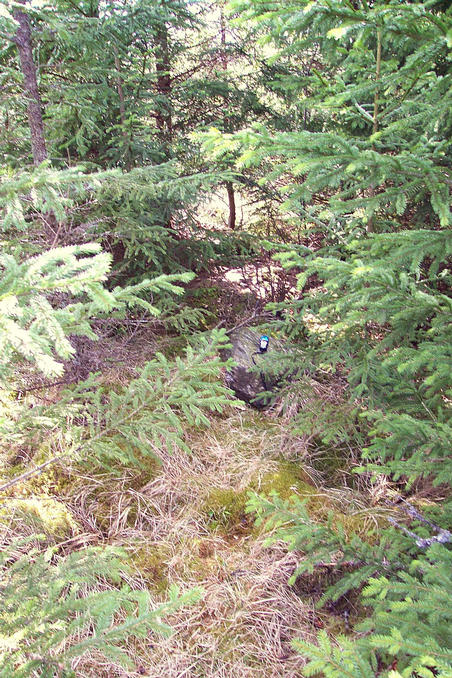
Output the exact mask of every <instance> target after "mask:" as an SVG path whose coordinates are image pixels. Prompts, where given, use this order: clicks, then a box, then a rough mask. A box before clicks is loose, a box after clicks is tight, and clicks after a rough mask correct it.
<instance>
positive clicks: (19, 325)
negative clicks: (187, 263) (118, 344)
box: [0, 243, 193, 379]
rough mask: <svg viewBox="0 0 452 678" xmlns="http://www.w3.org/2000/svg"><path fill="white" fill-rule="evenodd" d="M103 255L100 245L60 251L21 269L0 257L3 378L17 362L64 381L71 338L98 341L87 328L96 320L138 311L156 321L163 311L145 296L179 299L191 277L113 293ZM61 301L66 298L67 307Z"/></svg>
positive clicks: (160, 280) (157, 280)
mask: <svg viewBox="0 0 452 678" xmlns="http://www.w3.org/2000/svg"><path fill="white" fill-rule="evenodd" d="M100 250H101V248H100V245H98V244H96V243H91V244H87V245H77V246H71V247H60V248H55V249H53V250H49V251H48V252H45V253H44V254H41V255H38V256H36V257H34V258H33V259H29V260H27V261H24V262H23V263H21V264H19V263H17V262H16V260H15V259H14V258H13V257H12V256H11V255H8V254H5V255H3V256H1V257H0V273H1V274H2V278H1V280H0V350H1V352H2V355H3V357H4V362H3V363H2V368H1V371H0V378H2V379H5V377H7V376H8V375H9V374H10V373H11V369H12V364H13V361H15V360H17V357H19V356H20V357H21V358H22V359H25V360H26V361H27V362H29V363H31V364H33V365H35V366H36V367H37V368H38V369H39V370H40V371H41V372H42V373H43V374H44V375H46V376H47V377H50V376H57V375H61V374H62V372H63V369H64V367H63V364H62V363H61V362H58V360H57V358H61V359H63V360H64V359H66V360H67V359H68V358H70V357H71V355H72V354H73V353H74V348H73V346H72V345H71V343H70V340H69V339H68V338H67V335H69V334H74V335H75V334H78V335H82V336H86V337H89V338H90V339H96V338H97V337H96V335H95V333H94V332H93V331H92V329H91V326H90V323H89V319H90V318H91V317H92V316H93V315H97V316H99V315H102V314H106V313H111V312H113V311H114V312H115V313H117V312H124V310H125V309H126V308H131V307H134V306H138V307H140V308H144V309H146V311H148V313H151V314H152V315H157V314H158V313H159V310H158V309H157V308H156V307H155V306H154V305H153V304H150V303H149V302H148V301H146V299H143V298H142V295H143V294H145V293H150V292H151V293H162V292H170V293H173V294H181V292H182V289H181V288H180V287H178V286H177V285H175V284H174V283H176V282H187V281H188V280H190V279H191V278H192V277H193V275H192V274H190V273H184V274H179V275H172V276H159V277H157V278H155V279H154V280H152V281H150V280H144V281H142V282H141V283H139V284H137V285H130V286H127V287H124V288H119V287H116V288H114V289H113V290H111V291H110V290H108V289H107V288H106V287H105V284H104V283H105V281H106V280H107V275H108V272H109V270H110V265H111V257H110V255H109V254H107V253H105V252H101V251H100ZM86 255H93V256H86ZM63 295H66V298H67V303H65V304H64V305H63V304H61V299H64V298H65V297H64V296H63ZM67 295H70V296H69V297H68V296H67ZM49 297H50V299H49ZM52 298H53V299H54V300H55V302H56V303H57V305H56V306H55V307H53V306H52V303H51V300H52Z"/></svg>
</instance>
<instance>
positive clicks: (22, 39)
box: [14, 0, 47, 165]
mask: <svg viewBox="0 0 452 678" xmlns="http://www.w3.org/2000/svg"><path fill="white" fill-rule="evenodd" d="M25 1H26V0H18V2H20V3H21V4H22V5H25ZM14 18H15V19H16V21H17V22H18V23H19V28H18V29H17V32H16V35H15V36H14V42H15V43H16V45H17V49H18V51H19V59H20V67H21V70H22V75H23V77H24V92H25V94H26V97H27V114H28V123H29V125H30V135H31V151H32V154H33V163H34V164H35V165H39V164H40V163H41V162H43V161H44V160H46V159H47V148H46V142H45V136H44V124H43V122H42V102H41V97H40V95H39V90H38V80H37V76H36V65H35V62H34V60H33V51H32V42H31V29H30V21H29V18H28V15H27V14H26V13H25V12H21V11H20V10H17V9H16V10H15V11H14Z"/></svg>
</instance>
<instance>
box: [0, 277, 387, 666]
mask: <svg viewBox="0 0 452 678" xmlns="http://www.w3.org/2000/svg"><path fill="white" fill-rule="evenodd" d="M195 290H196V288H195ZM217 291H218V290H217ZM221 294H222V295H223V302H224V300H225V294H226V292H225V290H222V291H221ZM231 298H232V297H231ZM199 301H200V300H199V299H198V297H196V303H198V302H199ZM241 303H242V302H241ZM246 303H248V302H246ZM216 304H217V301H215V300H214V303H213V306H215V305H216ZM241 310H242V312H249V309H246V308H242V309H241ZM102 342H103V343H102V346H101V347H100V350H101V353H102V355H103V357H104V359H105V356H107V357H108V360H109V361H110V362H109V365H110V366H109V367H107V368H104V369H103V370H102V377H101V379H102V382H103V383H104V385H105V384H106V385H108V386H109V387H112V388H115V387H116V386H118V385H121V384H122V385H124V384H125V383H126V382H127V380H128V379H129V378H131V377H132V376H133V373H134V370H135V369H136V368H138V367H139V364H140V363H142V362H144V361H145V360H148V359H150V358H151V357H152V356H153V354H154V353H155V351H156V350H162V351H164V352H166V353H167V354H171V355H172V356H175V355H178V354H180V353H181V352H182V350H183V342H180V341H179V339H178V338H177V337H174V336H170V335H168V336H158V335H156V334H152V333H151V334H150V335H148V334H147V333H146V328H145V327H144V328H143V327H140V329H139V331H135V330H131V332H130V335H129V337H128V338H126V339H124V338H123V339H122V340H121V341H120V342H119V341H117V340H116V341H114V340H112V339H108V338H107V339H103V340H102ZM89 347H90V344H89V342H88V343H87V342H85V343H84V344H83V345H81V347H79V348H80V350H79V351H78V358H77V360H78V363H77V360H76V361H75V363H74V364H73V365H72V368H73V370H74V374H77V369H78V368H80V364H84V369H85V370H86V369H88V370H89V369H91V370H92V369H96V368H97V367H98V366H97V365H96V355H99V347H97V349H96V351H97V353H96V351H94V353H93V354H92V355H91V357H90V353H89ZM93 355H94V358H93ZM125 365H128V367H127V369H126V368H125ZM69 367H70V366H69ZM67 374H68V375H69V376H70V374H71V370H70V369H69V370H68V371H67ZM84 376H85V375H82V378H84ZM59 388H61V386H59V385H57V386H55V387H53V388H48V389H41V387H40V386H38V387H36V390H32V391H30V392H29V393H28V394H27V396H26V397H27V398H28V399H29V404H30V406H33V403H34V402H39V403H40V404H42V403H43V402H46V400H47V401H49V402H51V401H52V400H56V399H58V390H59ZM209 421H210V424H209V426H208V427H203V428H188V429H187V431H186V435H185V439H186V443H187V444H188V446H189V448H190V450H191V454H187V452H185V451H177V450H176V451H173V452H172V453H171V454H170V453H169V452H163V453H161V454H160V458H161V462H160V463H157V462H156V461H155V459H153V458H149V459H148V460H147V461H146V460H145V465H144V467H143V468H142V469H140V470H137V469H136V468H124V467H121V471H120V473H119V474H118V472H117V469H115V470H112V472H111V473H110V472H108V473H107V472H105V470H102V469H100V468H99V469H96V465H95V464H93V463H91V462H90V463H88V464H86V465H82V466H81V465H80V464H77V465H74V466H72V467H68V466H64V467H63V466H59V465H58V464H54V465H52V466H50V467H48V469H46V470H45V471H44V473H42V474H41V475H40V476H36V477H33V478H31V479H30V480H29V481H27V482H26V483H22V484H19V485H17V486H15V487H14V488H13V489H12V490H11V491H10V492H9V499H8V501H9V509H10V510H11V509H12V514H11V518H10V521H9V528H8V529H9V530H10V532H11V534H16V533H17V534H27V532H28V534H32V533H36V532H44V533H45V534H46V535H47V537H48V540H49V543H54V544H57V545H58V547H59V552H60V553H64V554H66V553H70V552H72V551H74V550H77V549H80V548H83V547H85V546H87V545H96V546H102V545H107V544H109V545H115V546H120V547H122V548H124V549H125V550H126V551H127V552H128V554H129V556H130V558H129V560H130V566H131V568H130V572H129V573H128V575H127V577H128V579H129V581H130V584H131V585H133V586H134V587H139V588H147V589H149V590H150V591H151V592H152V594H153V596H154V598H155V601H156V604H157V603H159V602H161V601H164V600H165V599H166V597H167V594H168V590H169V588H170V587H171V586H172V585H177V586H178V587H180V589H181V590H184V591H185V590H188V589H191V588H193V587H201V588H202V591H203V594H202V596H201V598H200V600H199V601H198V602H197V603H195V604H194V605H192V606H189V607H185V608H184V609H182V610H180V611H178V612H177V613H175V614H174V615H173V616H172V617H171V618H169V619H166V620H165V621H167V622H168V623H169V624H170V625H171V627H172V628H173V629H174V633H173V635H171V636H170V637H169V638H158V637H156V636H154V635H150V636H149V637H148V638H146V639H144V640H142V641H134V643H133V644H131V645H130V646H129V647H128V653H129V655H130V657H131V659H132V661H133V664H134V668H133V669H130V670H127V671H125V670H124V669H123V668H122V667H121V666H119V665H116V664H114V663H111V662H109V661H107V660H105V658H103V657H101V656H100V655H99V656H97V655H96V654H95V653H92V652H91V653H89V654H85V655H84V656H83V657H82V658H80V659H78V660H76V661H75V663H74V670H75V672H76V676H77V678H125V677H126V676H127V677H128V678H135V677H138V676H143V675H144V676H147V677H148V678H276V677H278V678H301V677H302V676H303V665H304V660H303V658H302V657H301V656H300V655H299V654H298V653H297V652H296V651H295V650H294V649H293V648H292V646H291V641H292V640H293V639H295V638H297V637H298V638H299V637H302V638H304V639H308V640H314V639H315V637H316V634H317V633H318V631H319V629H323V628H325V629H326V630H328V631H329V632H330V633H332V634H333V635H337V634H339V633H346V634H347V633H350V632H351V631H350V629H351V628H352V626H353V624H354V623H355V622H356V621H357V620H358V619H359V618H360V615H362V613H363V611H362V609H361V608H360V607H359V605H358V603H357V602H356V597H349V598H347V597H343V598H342V599H339V601H337V603H336V604H334V605H333V604H331V605H329V607H326V608H321V609H317V607H316V602H317V601H318V600H319V598H320V596H321V594H322V592H323V591H324V590H325V588H326V586H327V585H328V583H329V582H330V581H331V580H332V578H334V576H335V572H334V563H333V564H331V563H330V564H325V566H324V567H319V568H318V569H317V570H316V571H315V572H314V574H312V575H309V576H308V575H305V576H304V577H302V578H299V580H297V582H296V584H295V585H294V586H291V585H289V583H288V581H289V578H290V577H291V575H292V574H293V572H294V570H295V569H296V567H297V564H298V563H299V561H300V559H301V558H302V557H303V556H302V554H301V553H299V552H290V551H289V550H288V548H287V545H286V544H285V543H282V542H276V543H273V544H272V545H271V546H269V545H268V544H266V539H267V537H268V534H266V533H265V531H264V529H263V527H262V526H258V525H257V524H256V522H255V517H254V515H252V514H250V513H248V512H247V510H246V503H247V500H248V497H249V494H250V493H252V492H257V493H261V494H263V495H265V496H267V497H271V493H272V492H273V491H276V492H278V494H279V495H280V496H281V497H282V498H283V499H288V498H289V496H291V495H296V496H298V497H299V498H302V499H305V500H306V502H307V507H308V510H309V513H310V514H311V516H312V517H313V518H314V519H315V520H319V521H326V520H327V518H328V515H329V514H330V513H332V514H333V515H334V514H338V515H340V517H341V519H342V521H343V522H344V524H346V525H348V526H349V528H350V531H351V532H353V533H356V532H357V533H361V534H364V533H366V532H368V530H369V525H370V524H372V526H373V527H374V528H377V529H378V521H376V520H375V508H374V507H373V506H372V504H374V503H375V492H377V491H382V488H379V490H378V488H373V493H374V495H373V496H372V495H371V493H370V492H369V491H366V492H363V491H357V489H356V488H353V489H352V488H351V487H348V486H347V482H345V481H344V478H345V477H346V476H347V474H348V471H349V468H348V464H349V459H345V458H344V459H342V460H339V463H338V458H337V455H336V456H334V459H333V461H334V469H333V471H334V474H335V475H334V479H333V477H332V475H331V477H328V468H326V469H325V459H324V458H323V459H321V458H319V457H317V459H315V454H313V452H315V446H314V445H313V442H312V440H311V437H310V436H309V435H302V434H299V433H297V432H296V431H294V430H293V429H292V427H291V426H290V416H284V415H282V414H281V412H278V411H277V410H275V409H273V410H267V411H257V410H255V409H253V408H251V407H249V406H246V405H244V404H243V403H240V402H236V403H234V401H231V405H230V406H228V407H227V408H226V409H225V410H224V412H223V413H222V414H216V415H211V416H210V418H209ZM317 452H318V451H317ZM51 453H54V450H53V451H52V449H51V445H50V446H49V445H48V446H47V448H46V446H45V445H44V446H43V447H42V449H41V452H40V454H41V456H42V457H43V459H44V458H45V457H46V455H48V454H51ZM24 455H25V456H26V451H25V452H24ZM38 456H39V455H38ZM37 459H38V457H37V456H34V462H35V463H36V461H37ZM22 461H24V459H22ZM40 461H41V459H40ZM316 461H317V462H319V461H320V462H322V463H320V464H319V463H316ZM338 468H339V471H340V472H341V473H342V475H341V473H339V474H338V473H337V471H338Z"/></svg>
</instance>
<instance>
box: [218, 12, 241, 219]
mask: <svg viewBox="0 0 452 678" xmlns="http://www.w3.org/2000/svg"><path fill="white" fill-rule="evenodd" d="M220 41H221V64H222V66H223V70H224V72H225V73H226V72H227V70H228V55H227V53H226V21H225V18H224V8H223V5H222V6H221V8H220ZM224 122H225V131H228V130H227V128H228V126H229V119H228V118H227V117H226V118H225V121H224ZM226 191H227V193H228V205H229V217H228V228H230V229H231V231H234V230H235V227H236V222H237V211H236V206H235V193H234V186H233V184H232V181H227V182H226Z"/></svg>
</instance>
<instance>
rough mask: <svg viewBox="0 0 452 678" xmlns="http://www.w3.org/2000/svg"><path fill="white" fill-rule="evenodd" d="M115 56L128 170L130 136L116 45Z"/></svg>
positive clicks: (128, 167)
mask: <svg viewBox="0 0 452 678" xmlns="http://www.w3.org/2000/svg"><path fill="white" fill-rule="evenodd" d="M113 51H114V55H115V69H116V89H117V92H118V97H119V120H120V123H121V135H122V138H123V140H124V153H125V161H126V167H127V169H128V170H130V169H131V168H132V157H131V153H130V142H131V139H130V136H129V134H128V132H127V129H126V101H125V96H124V84H123V80H122V76H121V61H120V59H119V52H118V48H117V47H116V45H115V46H114V47H113Z"/></svg>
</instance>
